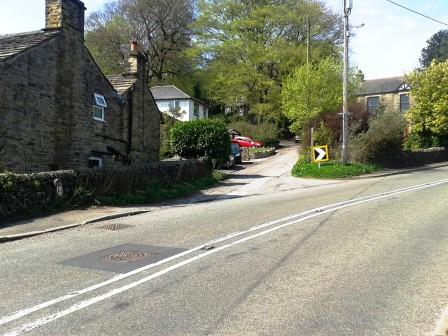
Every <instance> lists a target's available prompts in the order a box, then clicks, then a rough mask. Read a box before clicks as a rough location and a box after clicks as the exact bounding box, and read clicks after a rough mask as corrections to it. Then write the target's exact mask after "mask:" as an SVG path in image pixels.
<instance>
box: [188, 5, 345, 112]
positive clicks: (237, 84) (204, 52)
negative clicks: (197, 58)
mask: <svg viewBox="0 0 448 336" xmlns="http://www.w3.org/2000/svg"><path fill="white" fill-rule="evenodd" d="M199 10H200V12H199V16H198V20H197V22H196V25H195V28H196V32H197V37H198V38H197V46H198V47H199V49H200V55H201V56H202V61H203V67H204V68H206V69H207V71H208V78H209V82H208V93H209V96H210V97H211V98H213V99H214V100H215V101H217V102H219V103H221V104H225V105H233V104H235V102H236V101H244V102H246V103H248V104H249V105H250V106H251V111H252V112H255V113H256V114H258V116H259V117H260V119H264V120H266V119H268V120H269V119H274V120H279V118H280V116H281V112H280V111H281V108H280V105H281V103H280V91H281V85H282V80H283V78H285V77H286V76H287V75H288V74H289V73H290V72H291V71H292V69H293V68H295V67H296V66H297V65H300V64H303V63H304V62H305V60H306V46H305V45H306V39H307V16H309V17H310V18H311V22H312V31H311V34H312V41H313V42H312V44H313V47H312V52H313V59H318V58H320V57H322V56H329V55H334V56H335V55H337V54H338V48H337V47H338V45H339V42H340V26H339V23H338V20H337V16H336V15H334V14H333V13H331V12H330V11H329V10H327V9H326V8H325V7H324V5H323V4H322V3H320V2H314V3H313V4H309V3H308V1H306V0H276V1H272V0H271V1H269V0H201V1H199Z"/></svg>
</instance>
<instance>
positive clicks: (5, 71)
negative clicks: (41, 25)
mask: <svg viewBox="0 0 448 336" xmlns="http://www.w3.org/2000/svg"><path fill="white" fill-rule="evenodd" d="M63 3H64V4H65V5H64V6H65V7H63V9H62V10H60V11H58V6H60V4H61V0H54V1H53V0H47V1H46V10H47V21H51V22H47V28H51V27H52V24H53V25H55V27H56V26H58V24H56V23H55V22H60V24H59V26H60V27H61V28H60V29H56V30H55V29H53V30H51V31H52V32H56V31H57V32H58V33H57V34H56V36H54V37H53V38H51V39H48V40H46V41H44V42H42V43H40V44H39V45H36V46H34V47H31V48H29V49H27V50H25V51H22V52H20V53H18V54H17V55H16V56H14V57H12V58H10V59H7V60H5V61H1V62H0V115H1V118H0V171H1V169H2V168H3V169H6V170H8V171H13V172H16V173H33V172H41V171H49V170H64V169H81V168H87V167H88V163H89V158H90V157H92V156H94V157H99V158H101V159H102V161H103V166H104V167H113V166H115V165H116V164H117V160H116V159H117V158H121V159H123V158H127V157H128V155H129V154H130V156H131V157H132V158H133V159H132V161H131V162H132V164H141V163H147V162H150V161H158V159H159V144H160V140H159V127H160V119H159V113H158V110H157V108H156V106H155V103H154V101H152V96H151V95H150V92H149V88H147V87H146V88H145V86H146V84H145V83H144V81H142V82H141V83H140V80H139V81H138V82H137V83H136V88H135V92H134V93H133V94H132V103H131V104H132V106H128V101H127V100H126V99H122V97H121V96H119V95H118V94H117V92H116V91H115V90H114V88H113V87H112V85H111V84H110V83H109V81H108V80H107V79H106V77H105V76H104V74H103V73H102V71H101V70H100V69H99V67H98V66H97V64H96V63H95V61H94V59H93V58H92V56H91V54H90V53H89V51H88V50H87V48H86V47H85V46H84V35H83V31H82V29H81V27H82V23H83V19H84V16H83V13H84V7H83V5H82V2H80V1H79V0H63ZM48 12H52V13H53V14H52V15H53V16H52V15H50V14H49V13H48ZM58 20H59V21H58ZM95 93H97V94H101V95H103V96H104V98H105V100H106V103H107V108H106V109H105V120H104V121H98V120H95V119H93V106H94V94H95ZM130 108H132V110H133V114H134V120H133V121H135V124H133V125H132V126H131V127H132V128H133V129H135V130H134V132H133V136H135V139H134V138H132V139H130V140H131V142H132V145H131V146H130V145H129V137H128V130H129V118H128V114H129V109H130ZM130 147H131V148H130ZM117 153H118V154H119V155H117ZM121 162H122V163H124V164H127V163H128V161H127V160H126V161H125V160H124V159H123V160H122V161H121Z"/></svg>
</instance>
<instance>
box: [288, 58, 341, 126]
mask: <svg viewBox="0 0 448 336" xmlns="http://www.w3.org/2000/svg"><path fill="white" fill-rule="evenodd" d="M341 74H342V65H341V63H340V62H338V61H335V60H333V59H330V58H325V59H323V60H322V61H320V62H319V63H317V64H314V65H311V66H307V65H302V66H299V67H297V68H296V69H295V70H294V72H293V73H292V74H291V75H290V76H289V77H288V78H287V79H286V80H285V82H284V83H283V89H282V106H283V111H284V113H285V115H286V116H287V117H288V118H289V120H290V121H291V122H292V124H291V130H292V131H293V132H295V133H299V132H301V131H303V130H305V129H306V128H308V127H314V126H316V122H317V121H318V120H319V119H320V118H321V117H322V116H323V115H324V114H326V113H329V112H335V111H337V109H338V108H339V107H340V106H341V105H342V78H341Z"/></svg>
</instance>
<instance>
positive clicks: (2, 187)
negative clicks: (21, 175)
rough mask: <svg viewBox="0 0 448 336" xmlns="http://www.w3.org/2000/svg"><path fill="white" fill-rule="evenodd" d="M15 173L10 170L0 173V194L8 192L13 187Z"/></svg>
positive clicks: (14, 184)
mask: <svg viewBox="0 0 448 336" xmlns="http://www.w3.org/2000/svg"><path fill="white" fill-rule="evenodd" d="M15 186H16V175H15V174H13V173H11V172H5V173H2V174H0V194H2V193H5V192H10V191H13V190H14V189H15Z"/></svg>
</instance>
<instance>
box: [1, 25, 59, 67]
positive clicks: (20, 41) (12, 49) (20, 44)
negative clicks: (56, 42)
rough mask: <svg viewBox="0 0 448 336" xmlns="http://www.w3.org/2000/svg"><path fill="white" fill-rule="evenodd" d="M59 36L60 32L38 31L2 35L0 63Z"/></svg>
mask: <svg viewBox="0 0 448 336" xmlns="http://www.w3.org/2000/svg"><path fill="white" fill-rule="evenodd" d="M58 34H59V30H49V31H45V30H38V31H33V32H29V33H20V34H9V35H0V62H1V61H5V60H7V59H9V58H11V57H14V56H15V55H17V54H19V53H21V52H24V51H25V50H28V49H30V48H32V47H35V46H37V45H39V44H41V43H43V42H45V41H48V40H50V39H52V38H53V37H55V36H56V35H58Z"/></svg>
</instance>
